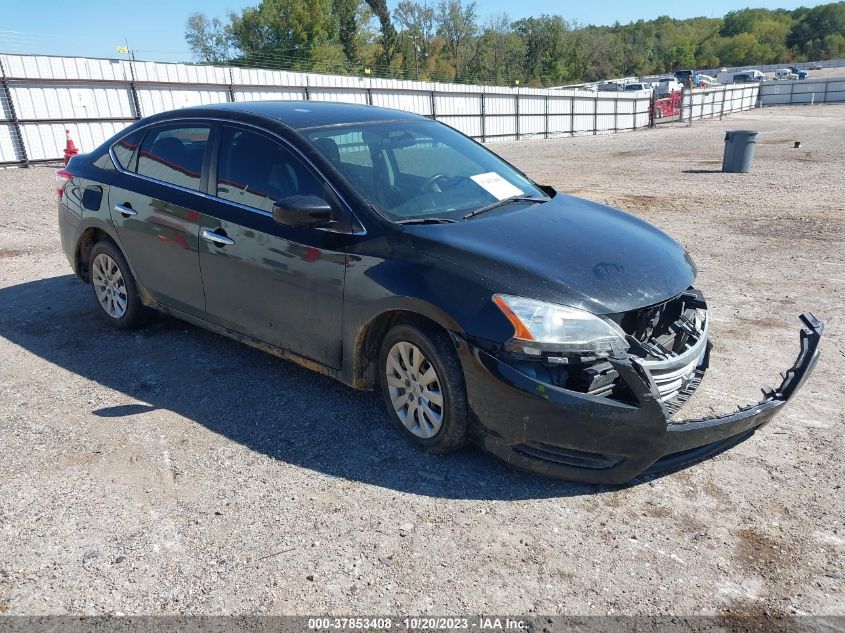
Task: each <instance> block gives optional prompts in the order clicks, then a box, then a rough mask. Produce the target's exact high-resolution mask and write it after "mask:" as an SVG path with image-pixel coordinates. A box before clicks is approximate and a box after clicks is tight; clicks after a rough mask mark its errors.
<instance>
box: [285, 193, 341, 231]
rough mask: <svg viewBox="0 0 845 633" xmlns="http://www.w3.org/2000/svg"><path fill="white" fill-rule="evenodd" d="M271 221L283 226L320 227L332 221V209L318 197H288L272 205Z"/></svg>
mask: <svg viewBox="0 0 845 633" xmlns="http://www.w3.org/2000/svg"><path fill="white" fill-rule="evenodd" d="M273 219H274V220H275V221H276V222H278V223H279V224H284V225H285V226H298V227H309V226H320V225H323V224H328V223H329V222H331V221H332V208H331V206H330V205H329V203H328V202H326V201H325V200H323V199H322V198H321V197H319V196H288V197H287V198H282V199H281V200H279V201H278V202H276V204H274V205H273Z"/></svg>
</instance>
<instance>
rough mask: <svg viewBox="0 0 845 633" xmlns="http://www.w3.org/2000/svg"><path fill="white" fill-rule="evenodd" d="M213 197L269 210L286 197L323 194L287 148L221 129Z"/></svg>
mask: <svg viewBox="0 0 845 633" xmlns="http://www.w3.org/2000/svg"><path fill="white" fill-rule="evenodd" d="M216 186H217V196H218V197H220V198H223V199H224V200H230V201H231V202H237V203H239V204H244V205H247V206H249V207H253V208H255V209H261V210H262V211H272V210H273V204H274V203H275V202H276V201H277V200H281V199H282V198H287V197H288V196H295V195H302V196H308V195H313V196H323V184H322V183H321V182H320V181H319V180H318V179H317V178H316V177H315V176H314V174H313V173H312V172H311V171H310V170H309V169H307V168H306V167H305V166H304V165H303V164H302V162H301V161H300V160H299V159H298V158H296V157H295V156H294V155H293V154H292V153H291V152H290V151H289V150H287V149H285V148H284V147H282V146H281V145H280V144H279V143H277V142H275V141H273V140H272V139H270V138H268V137H266V136H263V135H261V134H256V133H254V132H248V131H245V130H239V129H237V128H229V127H227V128H224V129H223V137H222V139H221V140H220V158H219V160H218V164H217V183H216Z"/></svg>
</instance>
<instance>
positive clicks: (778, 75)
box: [772, 68, 798, 81]
mask: <svg viewBox="0 0 845 633" xmlns="http://www.w3.org/2000/svg"><path fill="white" fill-rule="evenodd" d="M772 79H774V80H775V81H792V80H795V79H798V75H797V74H796V73H794V72H792V71H791V70H790V69H789V68H778V69H777V70H776V71H775V72H774V74H773V75H772Z"/></svg>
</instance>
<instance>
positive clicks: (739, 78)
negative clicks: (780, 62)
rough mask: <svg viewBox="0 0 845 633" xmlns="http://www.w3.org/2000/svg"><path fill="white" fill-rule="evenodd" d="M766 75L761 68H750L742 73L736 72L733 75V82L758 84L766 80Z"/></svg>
mask: <svg viewBox="0 0 845 633" xmlns="http://www.w3.org/2000/svg"><path fill="white" fill-rule="evenodd" d="M765 80H766V76H765V75H764V74H763V73H761V72H760V71H759V70H748V71H745V72H741V73H736V74H735V75H734V76H733V83H735V84H756V83H760V82H761V81H765Z"/></svg>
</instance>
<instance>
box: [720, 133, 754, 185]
mask: <svg viewBox="0 0 845 633" xmlns="http://www.w3.org/2000/svg"><path fill="white" fill-rule="evenodd" d="M756 145H757V132H755V131H754V130H729V131H728V132H725V156H724V158H723V159H722V171H723V172H728V173H741V174H744V173H747V172H749V171H751V163H752V162H754V147H755V146H756Z"/></svg>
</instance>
